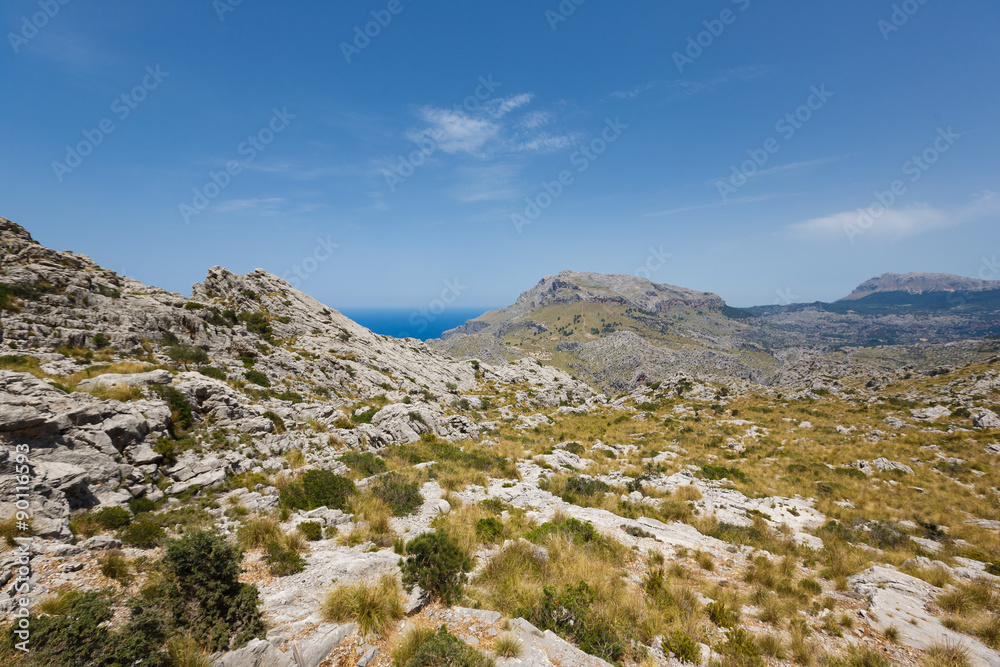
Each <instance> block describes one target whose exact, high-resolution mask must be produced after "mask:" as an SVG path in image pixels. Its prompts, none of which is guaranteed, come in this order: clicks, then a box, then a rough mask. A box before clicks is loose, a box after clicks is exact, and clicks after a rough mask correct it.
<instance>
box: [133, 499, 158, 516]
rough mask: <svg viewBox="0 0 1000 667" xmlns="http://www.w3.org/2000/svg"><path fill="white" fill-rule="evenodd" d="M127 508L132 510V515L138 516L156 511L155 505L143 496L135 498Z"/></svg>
mask: <svg viewBox="0 0 1000 667" xmlns="http://www.w3.org/2000/svg"><path fill="white" fill-rule="evenodd" d="M128 508H129V509H130V510H132V514H135V515H139V514H142V513H143V512H152V511H153V510H155V509H156V503H154V502H153V501H152V500H150V499H149V498H146V497H145V496H143V497H142V498H135V499H134V500H130V501H129V502H128Z"/></svg>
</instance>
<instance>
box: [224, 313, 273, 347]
mask: <svg viewBox="0 0 1000 667" xmlns="http://www.w3.org/2000/svg"><path fill="white" fill-rule="evenodd" d="M223 314H225V313H223ZM237 319H238V320H239V321H240V322H242V323H243V324H244V325H245V326H246V328H247V331H249V332H250V333H255V334H257V335H258V336H260V337H261V338H263V339H264V340H270V338H271V337H272V336H273V335H274V331H273V330H272V329H271V323H270V322H269V321H268V319H267V315H265V314H264V313H261V312H256V313H240V314H239V316H238V317H237Z"/></svg>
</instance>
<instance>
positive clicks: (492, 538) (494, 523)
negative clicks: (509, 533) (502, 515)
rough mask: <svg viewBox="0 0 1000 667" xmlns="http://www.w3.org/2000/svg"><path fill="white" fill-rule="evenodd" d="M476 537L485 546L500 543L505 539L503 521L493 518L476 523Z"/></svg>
mask: <svg viewBox="0 0 1000 667" xmlns="http://www.w3.org/2000/svg"><path fill="white" fill-rule="evenodd" d="M476 537H478V538H479V539H480V541H482V542H483V543H484V544H494V543H496V542H499V541H500V539H501V538H502V537H503V521H501V520H500V519H497V518H495V517H492V516H490V517H486V518H485V519H480V520H479V521H476Z"/></svg>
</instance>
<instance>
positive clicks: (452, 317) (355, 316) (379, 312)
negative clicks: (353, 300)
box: [340, 308, 492, 340]
mask: <svg viewBox="0 0 1000 667" xmlns="http://www.w3.org/2000/svg"><path fill="white" fill-rule="evenodd" d="M488 310H492V309H491V308H449V309H447V310H445V311H444V312H443V313H441V314H439V315H435V314H434V313H432V312H429V311H428V310H426V309H417V308H409V309H403V308H354V309H352V308H347V309H344V310H341V311H340V312H341V313H343V314H344V315H346V316H347V317H349V318H351V319H352V320H354V321H355V322H357V323H358V324H360V325H361V326H363V327H367V328H368V329H371V330H372V331H374V332H375V333H377V334H383V335H385V336H392V337H393V338H419V339H420V340H428V339H431V338H440V337H441V334H442V333H443V332H445V331H447V330H448V329H454V328H455V327H457V326H461V325H463V324H465V322H466V321H468V320H471V319H474V318H476V317H479V316H480V315H482V314H483V313H485V312H486V311H488Z"/></svg>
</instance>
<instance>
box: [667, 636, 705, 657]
mask: <svg viewBox="0 0 1000 667" xmlns="http://www.w3.org/2000/svg"><path fill="white" fill-rule="evenodd" d="M663 647H664V648H665V649H666V650H668V651H670V652H671V653H673V654H674V655H675V656H676V657H677V659H678V660H679V661H681V662H689V663H691V664H693V665H700V664H701V646H699V645H698V642H696V641H695V640H693V639H691V636H690V635H689V634H687V633H686V632H681V631H679V630H678V631H674V632H671V633H670V634H669V635H668V636H667V637H666V638H665V640H664V642H663Z"/></svg>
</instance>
